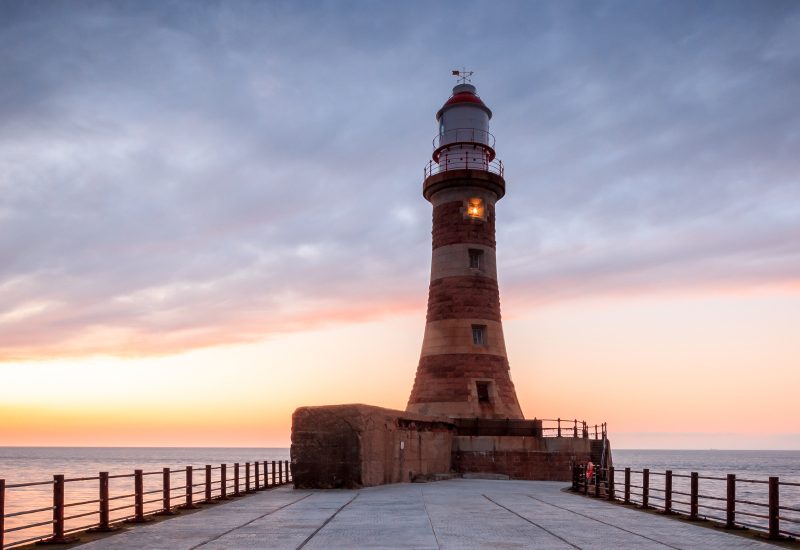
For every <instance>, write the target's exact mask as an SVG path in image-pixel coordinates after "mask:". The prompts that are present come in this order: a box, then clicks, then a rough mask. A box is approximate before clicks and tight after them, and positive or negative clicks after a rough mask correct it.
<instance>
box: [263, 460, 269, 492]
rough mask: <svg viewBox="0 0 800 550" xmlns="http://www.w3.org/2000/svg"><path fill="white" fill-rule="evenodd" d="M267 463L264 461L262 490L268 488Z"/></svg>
mask: <svg viewBox="0 0 800 550" xmlns="http://www.w3.org/2000/svg"><path fill="white" fill-rule="evenodd" d="M267 471H268V470H267V461H266V460H265V461H264V489H266V488H267V487H269V478H268V477H267V475H268V474H267Z"/></svg>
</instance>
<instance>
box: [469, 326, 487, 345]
mask: <svg viewBox="0 0 800 550" xmlns="http://www.w3.org/2000/svg"><path fill="white" fill-rule="evenodd" d="M472 343H473V344H475V345H476V346H485V345H486V325H472Z"/></svg>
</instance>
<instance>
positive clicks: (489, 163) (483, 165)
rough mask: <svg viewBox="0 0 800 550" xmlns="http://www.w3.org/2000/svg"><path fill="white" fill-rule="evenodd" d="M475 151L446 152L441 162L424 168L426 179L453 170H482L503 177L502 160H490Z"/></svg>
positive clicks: (429, 162) (430, 162)
mask: <svg viewBox="0 0 800 550" xmlns="http://www.w3.org/2000/svg"><path fill="white" fill-rule="evenodd" d="M481 153H482V152H481V151H479V150H475V151H465V150H459V151H453V152H445V153H442V154H441V155H440V156H439V162H434V161H432V160H431V161H428V164H426V165H425V168H424V171H423V172H424V178H425V179H427V178H428V177H430V176H432V175H434V174H439V173H441V172H448V171H451V170H482V171H484V172H490V173H492V174H497V175H498V176H500V177H503V162H502V161H501V160H500V159H497V158H496V159H493V160H490V159H489V158H488V157H487V156H486V155H483V154H481Z"/></svg>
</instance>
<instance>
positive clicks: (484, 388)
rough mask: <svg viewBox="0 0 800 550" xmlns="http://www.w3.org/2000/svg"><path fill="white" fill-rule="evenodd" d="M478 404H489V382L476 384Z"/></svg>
mask: <svg viewBox="0 0 800 550" xmlns="http://www.w3.org/2000/svg"><path fill="white" fill-rule="evenodd" d="M475 390H476V391H477V393H478V403H489V382H475Z"/></svg>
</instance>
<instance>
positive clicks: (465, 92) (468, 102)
mask: <svg viewBox="0 0 800 550" xmlns="http://www.w3.org/2000/svg"><path fill="white" fill-rule="evenodd" d="M456 106H463V107H467V106H468V107H472V108H478V109H480V110H481V111H483V112H484V113H486V115H487V120H488V119H490V118H492V111H491V109H489V107H487V106H486V104H485V103H484V102H483V100H481V98H480V97H479V96H478V94H477V90H476V89H475V86H473V85H472V84H459V85H457V86H455V87H454V88H453V95H452V96H450V99H448V100H447V101H446V102H445V104H444V105H442V108H441V109H439V112H437V113H436V120H441V118H442V115H444V113H445V111H447V110H449V109H451V108H453V107H456Z"/></svg>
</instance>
